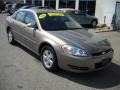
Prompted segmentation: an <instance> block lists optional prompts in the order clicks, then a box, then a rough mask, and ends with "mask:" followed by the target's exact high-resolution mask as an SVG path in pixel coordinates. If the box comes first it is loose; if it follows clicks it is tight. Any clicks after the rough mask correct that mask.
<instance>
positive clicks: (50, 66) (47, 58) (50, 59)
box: [41, 46, 58, 72]
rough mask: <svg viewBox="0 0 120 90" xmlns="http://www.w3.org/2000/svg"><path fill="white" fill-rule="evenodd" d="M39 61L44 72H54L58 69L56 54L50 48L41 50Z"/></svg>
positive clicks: (45, 47) (46, 47)
mask: <svg viewBox="0 0 120 90" xmlns="http://www.w3.org/2000/svg"><path fill="white" fill-rule="evenodd" d="M41 60H42V63H43V66H44V68H45V69H46V70H48V71H51V72H54V71H56V70H57V69H58V64H57V57H56V53H55V51H54V50H53V48H51V47H50V46H44V47H43V48H42V50H41Z"/></svg>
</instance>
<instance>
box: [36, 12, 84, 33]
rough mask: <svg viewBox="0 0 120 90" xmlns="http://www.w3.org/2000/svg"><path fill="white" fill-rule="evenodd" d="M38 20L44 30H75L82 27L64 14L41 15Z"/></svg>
mask: <svg viewBox="0 0 120 90" xmlns="http://www.w3.org/2000/svg"><path fill="white" fill-rule="evenodd" d="M38 18H39V21H40V24H41V27H42V28H43V29H44V30H47V31H51V30H74V29H81V28H82V27H81V26H80V25H79V24H78V23H77V22H76V21H75V20H74V19H72V18H71V17H70V16H69V15H65V14H63V13H39V14H38Z"/></svg>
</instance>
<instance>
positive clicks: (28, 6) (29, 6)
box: [19, 5, 35, 9]
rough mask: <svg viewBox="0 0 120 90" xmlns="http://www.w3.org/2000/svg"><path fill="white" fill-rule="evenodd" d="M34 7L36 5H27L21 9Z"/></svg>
mask: <svg viewBox="0 0 120 90" xmlns="http://www.w3.org/2000/svg"><path fill="white" fill-rule="evenodd" d="M32 7H35V6H34V5H26V6H23V7H21V8H19V9H29V8H32Z"/></svg>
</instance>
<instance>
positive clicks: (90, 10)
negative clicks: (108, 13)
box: [79, 0, 96, 15]
mask: <svg viewBox="0 0 120 90" xmlns="http://www.w3.org/2000/svg"><path fill="white" fill-rule="evenodd" d="M95 6H96V0H94V1H87V0H86V1H83V0H80V1H79V10H81V11H84V12H86V13H87V14H90V15H95Z"/></svg>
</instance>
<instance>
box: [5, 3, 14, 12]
mask: <svg viewBox="0 0 120 90" xmlns="http://www.w3.org/2000/svg"><path fill="white" fill-rule="evenodd" d="M11 7H12V4H6V6H5V12H6V13H10V10H11Z"/></svg>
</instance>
